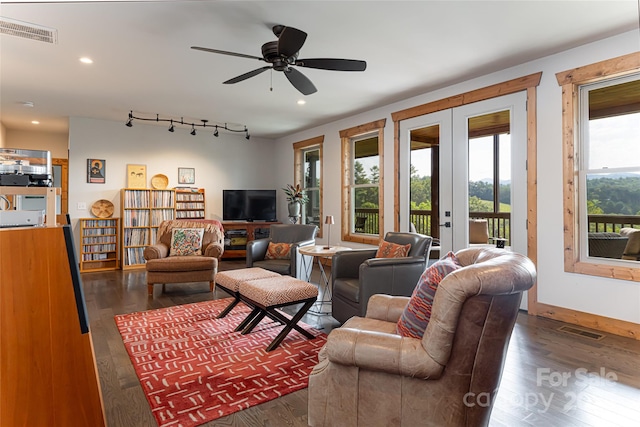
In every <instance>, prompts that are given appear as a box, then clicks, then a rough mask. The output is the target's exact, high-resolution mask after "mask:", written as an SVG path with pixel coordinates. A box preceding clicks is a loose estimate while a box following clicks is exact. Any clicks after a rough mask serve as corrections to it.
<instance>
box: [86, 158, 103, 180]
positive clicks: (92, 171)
mask: <svg viewBox="0 0 640 427" xmlns="http://www.w3.org/2000/svg"><path fill="white" fill-rule="evenodd" d="M106 168H107V161H106V160H102V159H87V182H88V183H90V184H104V183H105V182H106V178H107V174H106V170H107V169H106Z"/></svg>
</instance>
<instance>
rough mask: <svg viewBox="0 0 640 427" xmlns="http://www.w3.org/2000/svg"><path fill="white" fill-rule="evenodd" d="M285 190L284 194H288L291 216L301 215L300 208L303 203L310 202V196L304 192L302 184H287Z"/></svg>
mask: <svg viewBox="0 0 640 427" xmlns="http://www.w3.org/2000/svg"><path fill="white" fill-rule="evenodd" d="M283 190H284V194H285V195H286V196H287V201H288V202H289V216H291V217H298V216H300V209H301V207H302V205H304V204H305V203H307V202H309V196H307V195H306V194H305V193H304V192H303V190H302V187H301V186H300V184H296V185H292V184H287V186H286V187H285V188H283Z"/></svg>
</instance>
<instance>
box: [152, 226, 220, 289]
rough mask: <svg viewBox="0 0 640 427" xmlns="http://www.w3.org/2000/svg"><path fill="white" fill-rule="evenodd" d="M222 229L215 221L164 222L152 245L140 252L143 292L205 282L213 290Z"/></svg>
mask: <svg viewBox="0 0 640 427" xmlns="http://www.w3.org/2000/svg"><path fill="white" fill-rule="evenodd" d="M223 243H224V229H223V228H222V224H221V223H220V222H219V221H216V220H179V219H177V220H167V221H163V222H162V223H160V226H159V227H158V231H157V235H156V242H155V244H153V245H151V246H147V247H146V248H145V250H144V259H145V260H146V263H145V268H146V270H147V288H148V292H149V295H150V296H152V295H153V287H154V284H156V283H161V284H162V290H163V291H164V289H165V286H164V285H165V284H166V283H190V282H209V289H210V291H211V292H213V290H214V286H215V274H216V272H217V271H218V261H219V259H220V258H221V257H222V253H223V252H224V246H223Z"/></svg>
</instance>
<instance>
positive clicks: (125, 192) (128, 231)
mask: <svg viewBox="0 0 640 427" xmlns="http://www.w3.org/2000/svg"><path fill="white" fill-rule="evenodd" d="M120 206H121V209H122V215H121V216H122V218H121V219H122V269H123V270H126V269H129V268H138V267H142V266H143V265H144V263H145V260H144V257H143V253H144V248H145V247H147V246H149V245H152V244H154V243H155V239H156V234H157V233H156V232H157V229H158V226H159V225H160V223H161V222H162V221H164V220H167V219H174V218H175V191H174V190H152V189H141V188H123V189H122V191H121V202H120Z"/></svg>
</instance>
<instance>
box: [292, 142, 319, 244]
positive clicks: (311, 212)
mask: <svg viewBox="0 0 640 427" xmlns="http://www.w3.org/2000/svg"><path fill="white" fill-rule="evenodd" d="M323 142H324V136H319V137H316V138H311V139H308V140H305V141H300V142H296V143H295V144H293V151H294V159H295V165H294V175H295V176H294V182H296V183H300V184H301V185H302V187H303V188H304V191H305V193H306V194H307V196H308V197H309V203H306V204H305V205H303V206H302V214H301V220H300V223H301V224H315V225H317V226H318V229H319V232H318V237H322V223H323V221H322V220H321V218H322V144H323Z"/></svg>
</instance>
